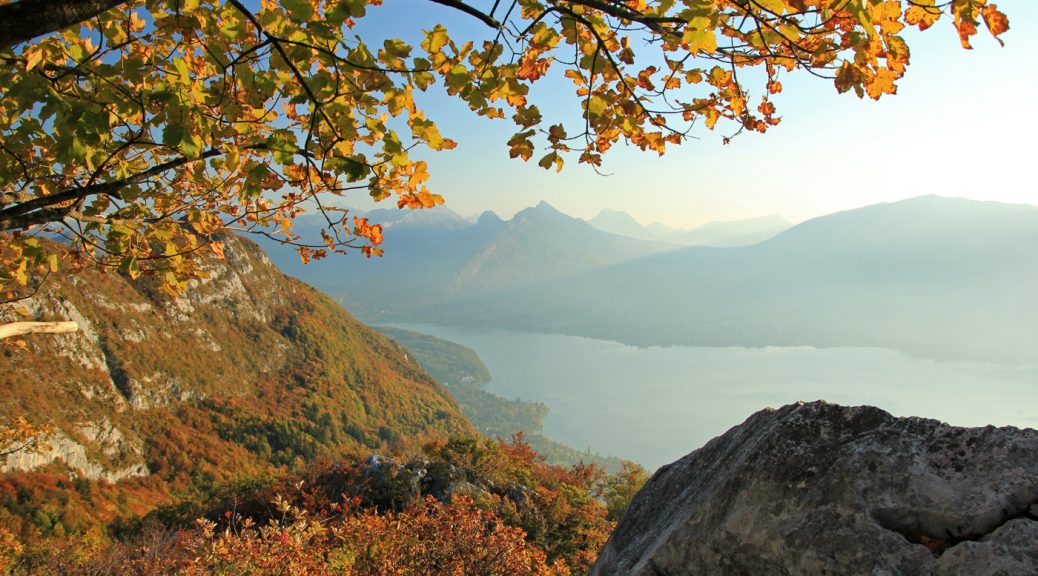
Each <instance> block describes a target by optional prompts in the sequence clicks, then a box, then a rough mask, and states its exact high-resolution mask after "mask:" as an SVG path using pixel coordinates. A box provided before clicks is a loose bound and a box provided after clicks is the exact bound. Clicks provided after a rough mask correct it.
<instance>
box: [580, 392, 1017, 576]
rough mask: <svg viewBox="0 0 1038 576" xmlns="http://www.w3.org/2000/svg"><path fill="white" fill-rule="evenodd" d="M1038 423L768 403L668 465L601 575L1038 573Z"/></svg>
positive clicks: (603, 561) (622, 528) (624, 523)
mask: <svg viewBox="0 0 1038 576" xmlns="http://www.w3.org/2000/svg"><path fill="white" fill-rule="evenodd" d="M1036 520H1038V431H1035V430H1030V429H1025V430H1019V429H1016V428H993V427H987V428H972V429H967V428H955V427H952V426H948V425H946V424H943V423H941V422H937V421H935V420H926V419H921V418H894V417H893V416H891V415H890V414H887V413H886V412H883V411H882V410H879V409H878V408H872V407H855V408H846V407H841V406H835V405H831V404H826V403H824V402H815V403H810V404H795V405H790V406H785V407H783V408H780V409H778V410H765V411H762V412H759V413H757V414H755V415H753V416H751V417H750V418H749V419H748V420H747V421H746V422H745V423H743V424H742V425H740V426H737V427H735V428H733V429H732V430H730V431H728V432H727V433H725V434H724V435H723V436H720V437H718V438H716V439H714V440H712V441H711V442H709V443H708V444H707V445H705V446H704V447H703V448H701V449H699V450H697V451H695V452H693V453H691V454H689V455H688V456H686V457H684V458H682V459H681V460H678V461H677V462H675V463H673V464H670V465H668V466H666V467H664V468H661V469H660V470H659V471H658V472H657V473H656V474H655V475H654V476H653V478H652V479H651V480H650V481H649V482H648V483H647V484H646V485H645V487H644V488H643V489H642V490H641V492H639V493H638V495H637V496H636V497H635V498H634V500H633V502H632V503H631V506H630V508H628V510H627V512H626V513H625V515H624V516H623V518H622V519H621V520H620V522H619V524H618V525H617V527H616V529H615V531H614V532H613V534H612V536H611V537H610V539H609V542H608V543H607V544H606V546H605V548H604V549H603V551H602V553H601V555H600V557H599V558H598V561H597V562H596V564H595V567H594V569H593V570H592V572H591V574H592V575H593V576H607V575H610V576H612V575H616V576H620V575H623V576H657V575H663V574H666V575H667V576H683V575H689V576H691V575H694V574H695V575H699V574H720V575H725V574H740V575H742V574H745V575H756V574H786V575H794V574H805V575H807V574H891V575H894V574H905V575H908V574H912V575H953V574H955V575H957V574H970V575H985V574H990V575H995V574H1038V521H1036Z"/></svg>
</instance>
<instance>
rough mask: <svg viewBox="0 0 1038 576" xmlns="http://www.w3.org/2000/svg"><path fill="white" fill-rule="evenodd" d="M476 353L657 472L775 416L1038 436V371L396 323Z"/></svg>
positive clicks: (573, 428) (516, 392) (591, 443)
mask: <svg viewBox="0 0 1038 576" xmlns="http://www.w3.org/2000/svg"><path fill="white" fill-rule="evenodd" d="M394 326H398V327H400V328H405V329H408V330H414V331H416V332H423V333H425V334H431V335H433V336H436V337H438V338H442V339H444V340H449V341H452V342H457V343H458V344H461V345H463V346H467V347H469V348H472V349H473V350H475V351H476V353H478V354H479V356H480V358H482V360H483V362H484V363H486V365H487V367H488V368H489V369H490V372H491V374H492V375H493V379H492V380H491V382H490V383H489V385H488V386H487V389H488V390H489V391H491V392H493V393H495V394H498V395H500V396H504V397H507V398H522V399H524V400H535V401H538V402H543V403H545V404H547V405H548V406H549V407H550V409H551V412H550V413H549V414H548V417H547V418H546V419H545V423H544V432H545V434H546V435H547V436H549V437H551V438H553V439H556V440H559V441H561V442H564V443H566V444H569V445H571V446H573V447H574V448H578V449H581V450H584V449H590V450H592V451H595V452H599V453H601V454H610V455H615V456H619V457H621V458H626V459H629V460H634V461H636V462H638V463H640V464H642V465H644V466H645V467H647V468H649V469H654V468H656V467H658V466H660V465H663V464H666V463H668V462H671V461H673V460H676V459H677V458H680V457H681V456H684V455H685V454H687V453H688V452H691V451H692V450H694V449H696V448H698V447H700V446H702V445H703V444H704V443H705V442H706V441H708V440H710V439H711V438H713V437H715V436H717V435H719V434H722V433H723V432H725V431H726V430H727V429H729V428H731V427H732V426H734V425H736V424H739V423H740V422H742V421H743V420H745V419H746V418H747V417H748V416H750V414H752V413H754V412H756V411H758V410H761V409H762V408H765V407H768V406H770V407H778V406H782V405H784V404H788V403H790V402H796V401H798V400H805V401H810V400H826V401H829V402H835V403H840V404H849V405H856V404H870V405H873V406H878V407H880V408H882V409H884V410H886V411H888V412H890V413H892V414H894V415H897V416H925V417H928V418H936V419H938V420H943V421H945V422H948V423H950V424H955V425H958V426H984V425H988V424H994V425H996V426H1004V425H1012V426H1019V427H1025V426H1026V427H1035V426H1036V424H1038V414H1036V413H1035V411H1034V407H1035V406H1038V366H1034V365H1025V366H1007V365H998V364H985V363H959V362H938V361H934V360H927V359H920V358H913V357H911V356H907V355H905V354H902V353H901V352H897V351H894V350H886V349H881V348H825V349H820V348H811V347H794V348H775V347H769V348H706V347H686V346H673V347H650V348H636V347H632V346H626V345H623V344H618V343H616V342H608V341H603V340H594V339H591V338H580V337H575V336H560V335H552V334H535V333H526V332H515V331H506V330H494V331H479V330H471V329H465V328H455V327H445V326H434V325H425V324H422V325H415V324H394Z"/></svg>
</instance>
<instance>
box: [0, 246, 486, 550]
mask: <svg viewBox="0 0 1038 576" xmlns="http://www.w3.org/2000/svg"><path fill="white" fill-rule="evenodd" d="M225 253H226V259H225V260H222V261H217V260H210V261H207V263H206V267H207V270H208V272H209V274H210V277H209V279H208V280H205V281H202V282H198V283H196V285H195V286H193V287H192V289H191V290H189V291H188V292H187V293H185V294H184V295H182V296H181V297H177V298H170V297H167V296H165V295H163V294H161V293H159V292H158V291H156V290H154V289H153V288H152V287H151V286H149V285H148V284H147V283H145V282H134V283H131V282H129V281H128V280H127V279H126V278H124V277H122V276H120V275H118V274H114V273H112V274H102V273H98V272H94V271H89V270H88V271H84V272H83V273H81V274H80V275H78V276H74V277H69V278H58V279H53V280H51V281H49V282H48V283H47V284H46V285H45V287H44V289H43V290H41V292H40V294H38V295H37V296H35V297H34V298H32V299H30V300H28V301H25V302H22V303H20V305H22V306H23V307H24V308H25V310H24V311H23V312H25V313H27V314H28V315H29V317H30V318H32V319H71V320H75V321H77V322H79V324H80V326H81V330H80V332H78V333H76V334H69V335H58V336H49V335H36V336H32V337H30V338H27V339H26V341H25V342H26V347H25V349H20V348H17V347H14V346H4V347H3V348H2V349H0V355H3V357H4V360H5V366H7V368H6V369H5V370H3V371H0V392H2V393H0V419H3V421H6V420H8V419H9V418H11V417H13V416H15V415H19V414H21V415H25V416H27V417H29V418H30V419H32V420H35V421H37V422H41V421H47V422H51V423H53V424H54V425H55V427H56V431H55V433H54V434H53V435H52V437H51V439H50V443H51V445H52V446H53V447H54V450H52V451H51V452H48V453H46V454H45V455H43V456H37V457H29V456H25V455H16V456H13V457H8V458H7V460H6V463H5V467H4V470H11V469H26V468H33V469H35V468H38V467H40V466H45V465H47V463H48V462H50V461H51V460H54V459H55V458H57V459H60V460H63V461H64V462H65V463H66V465H69V466H71V467H72V468H74V469H77V470H78V472H79V473H81V474H85V475H86V476H87V477H91V478H98V479H102V478H103V479H108V480H117V479H127V480H125V481H124V483H123V484H121V485H123V486H124V487H127V488H126V490H129V491H130V492H131V493H135V494H138V495H139V497H133V498H127V496H126V493H123V494H122V496H118V497H117V495H115V493H114V492H113V496H112V497H113V498H116V501H117V502H123V503H112V502H108V503H107V504H106V505H105V506H102V505H100V504H97V503H95V505H94V506H93V507H90V506H87V507H86V509H88V510H92V512H91V513H93V514H96V515H97V518H94V520H97V521H101V520H110V519H112V517H114V516H118V515H126V514H130V513H141V512H142V511H145V510H146V509H148V508H149V507H153V506H154V505H156V504H159V503H161V502H163V501H168V500H170V499H171V498H173V494H188V493H191V492H198V491H205V490H208V489H211V488H212V486H214V485H215V484H218V483H221V482H227V481H230V480H232V479H234V478H237V477H240V476H241V475H243V474H255V473H260V472H262V471H264V470H271V469H273V468H274V467H276V466H285V465H290V464H292V463H293V462H294V461H295V460H296V459H297V458H302V459H307V460H309V459H312V458H314V457H317V456H322V455H325V456H335V455H339V456H341V455H342V454H343V453H347V452H355V451H371V450H379V449H381V448H384V447H386V446H387V445H389V444H391V443H396V442H398V441H400V440H402V439H404V438H429V437H445V436H446V435H448V434H474V430H473V429H472V427H471V425H470V424H469V423H468V422H467V421H466V420H465V418H464V416H462V414H461V413H460V411H459V409H458V406H457V404H456V403H455V402H454V400H453V399H452V398H451V397H450V395H449V394H448V393H447V392H446V391H445V390H444V389H442V388H441V387H440V386H439V385H437V384H436V383H435V381H433V379H432V378H431V377H429V376H428V375H427V374H426V373H425V372H424V371H423V370H422V369H421V368H420V367H419V365H418V364H417V363H416V362H414V361H413V360H409V359H408V358H407V357H406V355H405V353H404V351H403V350H402V349H401V348H400V347H399V346H397V345H396V344H395V343H393V342H392V341H390V340H389V339H387V338H385V337H384V336H382V335H381V334H379V333H377V332H375V331H374V330H371V329H369V328H367V327H366V326H364V325H362V324H360V323H359V322H357V321H356V320H354V319H353V318H352V317H351V316H350V315H349V314H347V313H346V312H345V311H344V310H342V308H341V307H339V305H337V304H335V303H334V302H332V301H331V300H330V299H329V298H328V297H326V296H324V295H322V294H320V293H319V292H317V291H316V290H314V289H313V288H311V287H309V286H307V285H305V284H303V283H301V282H299V281H297V280H295V279H292V278H289V277H287V276H285V275H283V274H282V273H281V272H279V271H278V270H277V269H276V268H274V267H273V265H272V264H271V262H270V260H269V259H267V257H266V256H265V255H264V254H263V253H262V252H261V251H260V250H259V249H258V248H257V247H256V246H255V245H254V244H253V243H251V242H249V241H246V240H242V239H237V238H229V239H227V241H226V248H225ZM2 314H3V316H2V317H0V321H5V320H11V319H13V318H14V313H13V312H12V311H10V310H5V311H4V312H2ZM55 466H57V467H55ZM61 470H62V466H58V465H56V464H52V465H50V467H46V468H43V469H42V470H41V471H40V472H32V473H23V475H22V476H18V475H17V474H14V475H7V476H0V479H2V480H0V517H2V516H5V514H4V512H3V511H4V509H6V510H8V511H9V512H10V511H11V510H13V509H14V508H18V507H19V506H20V507H22V508H24V507H25V506H26V505H27V504H26V500H25V498H23V497H21V496H19V497H18V498H17V499H15V500H10V499H7V498H6V495H8V494H9V492H5V491H4V490H3V487H2V485H3V484H4V483H13V484H11V485H15V484H18V485H28V486H31V487H32V490H30V493H33V491H35V492H36V496H35V497H36V498H38V501H35V503H33V499H32V498H29V505H31V507H33V508H40V507H46V506H47V505H48V504H47V502H48V501H50V500H48V498H52V497H53V498H61V497H62V496H61V493H60V492H61V491H60V490H58V488H57V487H58V486H60V481H61V480H60V479H61V478H63V477H64V478H67V477H68V474H67V472H65V473H63V472H61ZM30 477H31V478H33V480H31V481H28V480H24V478H30ZM19 478H22V479H21V480H20V479H19ZM134 491H135V492H134ZM124 492H125V490H124ZM48 494H49V496H48ZM64 497H65V498H67V497H68V496H67V494H66V495H65V496H64ZM119 498H122V500H121V501H120V500H119ZM127 502H128V503H127ZM12 507H14V508H12ZM19 509H21V508H19ZM30 509H32V508H30ZM81 513H82V512H81ZM0 521H2V518H0ZM54 524H55V523H54V522H51V523H50V527H49V528H48V529H53V526H54ZM80 524H84V525H85V524H89V522H88V521H87V520H83V521H82V522H81V523H80ZM69 529H71V527H69Z"/></svg>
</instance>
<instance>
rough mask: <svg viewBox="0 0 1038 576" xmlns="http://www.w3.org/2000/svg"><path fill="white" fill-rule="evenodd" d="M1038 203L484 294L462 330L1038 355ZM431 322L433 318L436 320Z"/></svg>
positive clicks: (645, 263)
mask: <svg viewBox="0 0 1038 576" xmlns="http://www.w3.org/2000/svg"><path fill="white" fill-rule="evenodd" d="M1036 259H1038V208H1036V207H1033V206H1026V205H1010V204H998V203H991V202H975V201H971V200H963V199H950V198H941V197H934V196H930V197H920V198H914V199H910V200H905V201H901V202H895V203H891V204H879V205H874V206H868V207H865V208H860V209H856V210H850V211H846V212H841V213H837V214H832V215H829V216H823V217H819V218H816V219H813V220H809V221H807V222H804V223H802V224H800V225H797V226H794V227H793V228H791V229H789V230H787V231H786V232H783V233H782V234H780V235H778V236H777V237H775V238H773V239H771V240H767V241H764V242H761V243H759V244H756V245H753V246H746V247H738V248H685V249H682V250H676V251H671V252H667V253H664V254H657V255H651V256H647V257H645V258H641V259H638V260H632V261H628V262H623V263H619V264H616V265H613V266H608V267H602V268H598V269H595V270H590V271H587V272H584V273H582V274H579V275H575V276H573V277H569V278H566V279H565V281H553V282H546V283H544V284H541V285H539V286H536V287H525V288H523V289H521V290H514V291H509V292H506V293H501V294H498V295H495V296H494V297H493V298H484V299H473V300H470V301H468V302H466V303H464V304H462V305H458V306H456V307H454V308H451V309H442V310H439V311H438V312H437V313H438V318H440V319H444V320H446V319H450V322H448V323H450V324H456V325H464V324H469V325H479V326H493V327H498V328H500V327H510V328H518V329H526V330H535V331H542V330H546V331H553V332H561V333H567V334H574V335H581V336H591V337H596V338H603V339H609V340H617V341H621V342H626V343H631V344H637V345H675V344H684V345H703V346H801V345H809V346H822V347H828V346H878V347H887V348H895V349H899V350H903V351H906V352H909V353H911V354H915V355H919V356H924V357H931V358H939V359H954V360H990V361H1006V362H1035V361H1038V349H1035V348H1034V346H1033V342H1034V341H1035V340H1036V338H1038V308H1035V307H1034V305H1033V294H1035V292H1036V291H1038V269H1036V268H1035V266H1034V262H1035V261H1036ZM425 320H426V321H429V320H431V319H429V318H425Z"/></svg>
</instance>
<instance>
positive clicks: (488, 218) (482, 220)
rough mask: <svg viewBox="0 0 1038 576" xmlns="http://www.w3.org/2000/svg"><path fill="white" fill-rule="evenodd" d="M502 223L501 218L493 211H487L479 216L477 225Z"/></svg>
mask: <svg viewBox="0 0 1038 576" xmlns="http://www.w3.org/2000/svg"><path fill="white" fill-rule="evenodd" d="M497 222H501V217H500V216H498V215H497V213H496V212H494V211H493V210H487V211H485V212H483V213H482V214H480V215H479V218H477V219H476V223H477V224H491V223H497Z"/></svg>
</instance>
